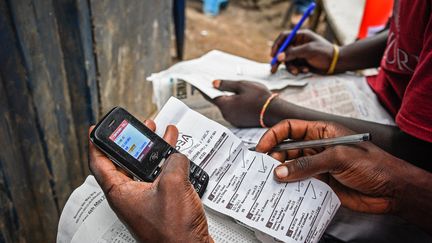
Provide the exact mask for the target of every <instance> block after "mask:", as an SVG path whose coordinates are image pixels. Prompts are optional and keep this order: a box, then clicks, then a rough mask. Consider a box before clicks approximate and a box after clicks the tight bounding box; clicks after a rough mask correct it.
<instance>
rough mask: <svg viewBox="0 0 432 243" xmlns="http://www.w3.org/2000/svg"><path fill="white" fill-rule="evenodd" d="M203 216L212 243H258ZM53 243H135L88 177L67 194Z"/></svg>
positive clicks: (222, 220)
mask: <svg viewBox="0 0 432 243" xmlns="http://www.w3.org/2000/svg"><path fill="white" fill-rule="evenodd" d="M205 213H206V217H207V223H208V226H209V233H210V235H211V236H212V238H213V239H214V240H215V242H222V243H229V242H246V243H258V242H260V241H259V240H258V239H257V238H256V237H255V235H254V232H253V231H251V230H249V229H247V228H245V227H243V226H241V225H239V224H237V223H236V222H235V221H233V220H232V219H231V218H229V217H226V216H223V215H221V214H219V213H217V212H214V211H213V210H211V209H209V208H205ZM260 237H261V235H260ZM57 242H59V243H66V242H68V243H69V242H76V243H87V242H89V243H95V242H96V243H132V242H133V243H135V242H136V240H135V239H134V238H133V236H132V235H131V234H130V233H129V231H128V229H127V228H126V226H125V225H124V224H123V223H122V222H121V221H120V220H119V219H118V217H117V216H116V215H115V213H114V212H113V211H112V210H111V208H110V206H109V204H108V202H107V201H106V200H105V196H104V194H103V191H102V189H101V188H100V187H99V185H98V183H97V182H96V180H95V178H94V177H93V176H88V177H87V179H86V180H85V182H84V183H83V184H82V185H81V186H80V187H78V188H77V189H75V191H74V192H73V193H72V194H71V196H70V197H69V200H68V201H67V203H66V205H65V207H64V209H63V212H62V215H61V217H60V222H59V226H58V233H57Z"/></svg>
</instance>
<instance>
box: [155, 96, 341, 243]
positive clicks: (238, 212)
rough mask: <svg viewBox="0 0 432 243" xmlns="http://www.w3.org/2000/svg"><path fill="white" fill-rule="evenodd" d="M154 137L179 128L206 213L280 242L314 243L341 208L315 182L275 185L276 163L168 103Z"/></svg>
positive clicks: (179, 104) (220, 128)
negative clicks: (200, 175) (197, 171)
mask: <svg viewBox="0 0 432 243" xmlns="http://www.w3.org/2000/svg"><path fill="white" fill-rule="evenodd" d="M155 122H156V124H157V126H158V128H157V130H156V132H157V133H158V134H159V135H162V134H163V132H164V130H165V127H166V126H168V125H170V124H172V125H175V126H177V128H178V129H179V132H180V135H179V139H178V142H177V150H178V151H180V152H181V153H183V154H185V155H186V156H187V157H188V158H189V159H190V160H192V161H194V162H195V163H196V164H198V165H200V167H201V168H203V169H204V170H205V171H206V172H207V173H208V174H209V175H210V181H209V185H208V187H207V191H206V193H205V194H204V196H203V199H202V200H203V203H204V205H206V206H207V207H209V208H211V209H213V210H215V211H217V212H220V213H223V214H225V215H228V216H230V217H232V218H234V219H236V220H238V221H240V222H241V223H242V224H244V225H246V226H248V227H251V228H254V229H257V230H259V231H262V232H264V233H266V234H269V235H271V236H273V237H275V238H277V239H279V240H281V241H284V242H317V241H318V240H319V238H320V236H321V235H322V233H323V232H324V230H325V228H326V226H327V225H328V223H329V222H330V220H331V219H332V217H333V215H334V214H335V213H336V211H337V209H338V207H339V206H340V201H339V199H338V198H337V196H336V194H335V193H334V192H333V191H332V190H331V188H330V187H329V186H328V185H326V184H325V183H323V182H321V181H319V180H316V179H313V178H312V179H307V180H304V181H300V182H296V183H278V182H276V181H275V180H274V179H273V169H274V168H275V167H276V166H277V165H278V164H279V162H278V161H276V160H275V159H273V158H271V157H270V156H267V155H265V154H261V153H257V152H253V151H249V150H248V149H247V147H246V146H245V145H244V144H243V143H242V141H241V140H240V139H239V138H237V137H236V136H235V135H234V134H233V133H232V132H231V131H230V130H229V129H227V128H225V127H223V126H222V125H220V124H218V123H216V122H214V121H212V120H209V119H207V118H205V117H204V116H202V115H201V114H199V113H197V112H195V111H193V110H191V109H189V108H188V107H187V106H186V105H184V104H183V103H182V102H181V101H179V100H178V99H176V98H170V99H169V100H168V102H167V103H166V104H165V106H164V107H163V108H162V110H161V111H160V113H159V114H158V116H157V117H156V119H155Z"/></svg>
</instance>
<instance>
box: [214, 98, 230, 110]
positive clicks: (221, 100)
mask: <svg viewBox="0 0 432 243" xmlns="http://www.w3.org/2000/svg"><path fill="white" fill-rule="evenodd" d="M233 101H234V95H223V96H219V97H216V98H214V99H213V103H214V104H215V105H216V106H218V107H219V108H221V107H223V106H224V105H226V104H232V102H233ZM221 110H223V109H221Z"/></svg>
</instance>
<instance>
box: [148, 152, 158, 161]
mask: <svg viewBox="0 0 432 243" xmlns="http://www.w3.org/2000/svg"><path fill="white" fill-rule="evenodd" d="M158 158H159V153H158V152H157V151H156V152H153V153H152V154H151V155H150V157H149V160H150V161H155V160H157V159H158Z"/></svg>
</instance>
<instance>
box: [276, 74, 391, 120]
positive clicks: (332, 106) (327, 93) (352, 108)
mask: <svg viewBox="0 0 432 243" xmlns="http://www.w3.org/2000/svg"><path fill="white" fill-rule="evenodd" d="M307 80H308V85H307V86H306V87H303V88H301V89H295V88H287V89H284V90H283V91H281V93H280V96H281V97H282V98H283V99H285V100H287V101H289V102H292V103H294V104H296V105H300V106H304V107H307V108H310V109H314V110H318V111H322V112H326V113H330V114H335V115H340V116H346V117H352V118H357V119H362V120H368V121H373V122H378V123H382V124H387V125H395V123H394V119H393V118H392V117H391V115H390V114H389V113H388V112H387V111H386V110H385V109H384V108H383V107H382V105H381V104H380V102H379V101H378V98H377V96H376V95H375V93H374V92H373V91H372V90H371V88H370V87H369V85H368V84H367V82H366V78H365V77H363V76H357V75H354V74H339V75H332V76H313V77H309V78H307Z"/></svg>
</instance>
